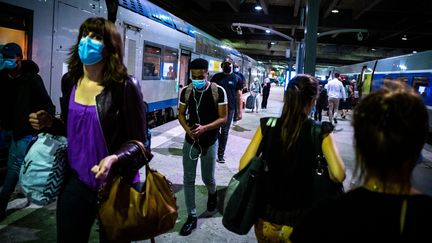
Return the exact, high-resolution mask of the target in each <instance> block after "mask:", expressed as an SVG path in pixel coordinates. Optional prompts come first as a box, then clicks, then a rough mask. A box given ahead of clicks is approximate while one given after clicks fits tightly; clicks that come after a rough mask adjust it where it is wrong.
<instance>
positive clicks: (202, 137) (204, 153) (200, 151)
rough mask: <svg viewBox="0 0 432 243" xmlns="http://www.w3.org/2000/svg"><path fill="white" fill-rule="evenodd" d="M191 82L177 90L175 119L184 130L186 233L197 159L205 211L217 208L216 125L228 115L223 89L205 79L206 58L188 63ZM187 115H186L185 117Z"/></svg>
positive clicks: (191, 223) (193, 217)
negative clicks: (199, 163) (199, 167)
mask: <svg viewBox="0 0 432 243" xmlns="http://www.w3.org/2000/svg"><path fill="white" fill-rule="evenodd" d="M189 68H190V70H191V77H192V83H191V84H189V85H188V86H186V87H184V88H183V89H182V91H181V94H180V102H179V115H178V120H179V122H180V124H181V126H182V127H183V129H184V130H185V131H186V135H185V141H184V144H183V183H184V193H185V201H186V207H187V212H188V218H187V220H186V222H185V224H184V225H183V227H182V228H181V230H180V235H183V236H186V235H189V234H190V233H191V232H192V230H193V229H195V228H196V227H197V212H196V206H195V177H196V167H197V163H198V159H199V158H200V159H201V175H202V180H203V182H204V184H205V185H206V187H207V190H208V199H207V212H208V213H210V214H214V213H215V212H216V210H217V208H216V206H217V191H216V181H215V163H216V150H217V144H218V143H217V139H218V129H219V128H220V127H221V126H222V125H223V124H224V123H225V122H226V119H227V98H226V93H225V90H224V89H223V88H222V87H221V86H219V85H217V84H216V83H210V82H209V81H208V62H207V61H206V60H205V59H201V58H198V59H195V60H193V61H192V62H191V64H190V66H189ZM187 117H188V119H187Z"/></svg>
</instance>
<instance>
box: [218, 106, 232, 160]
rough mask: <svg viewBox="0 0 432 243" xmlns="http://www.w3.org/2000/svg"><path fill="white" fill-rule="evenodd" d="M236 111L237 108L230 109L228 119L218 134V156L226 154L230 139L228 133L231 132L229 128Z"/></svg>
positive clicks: (221, 156)
mask: <svg viewBox="0 0 432 243" xmlns="http://www.w3.org/2000/svg"><path fill="white" fill-rule="evenodd" d="M234 111H235V110H228V118H227V121H226V123H225V124H224V125H222V126H221V127H220V129H219V134H218V141H219V147H218V152H217V155H218V158H220V159H222V158H223V157H224V155H225V147H226V145H227V141H228V134H229V129H230V127H231V122H232V120H233V118H234Z"/></svg>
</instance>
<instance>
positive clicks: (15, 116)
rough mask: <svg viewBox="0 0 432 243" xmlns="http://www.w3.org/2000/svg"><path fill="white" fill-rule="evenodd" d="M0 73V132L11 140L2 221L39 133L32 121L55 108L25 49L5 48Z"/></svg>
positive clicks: (0, 209) (0, 203)
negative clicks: (34, 115)
mask: <svg viewBox="0 0 432 243" xmlns="http://www.w3.org/2000/svg"><path fill="white" fill-rule="evenodd" d="M2 56H3V65H2V69H1V70H0V129H1V130H2V133H3V135H4V136H6V137H10V138H11V143H10V145H9V156H8V165H7V174H6V178H5V180H4V184H3V188H2V190H1V192H0V220H2V219H4V218H5V217H6V209H7V205H8V201H9V199H10V197H11V195H12V193H13V192H14V190H15V187H16V185H17V183H18V179H19V172H20V169H21V165H22V163H23V161H24V156H25V153H26V151H27V148H28V146H29V144H30V141H31V140H32V138H33V136H34V135H36V134H37V133H38V131H36V130H35V129H33V128H32V127H31V125H30V123H29V121H28V116H29V114H30V113H32V112H36V111H38V110H40V109H44V110H46V111H47V112H49V113H50V114H51V115H54V113H55V107H54V105H53V103H52V101H51V98H50V97H49V95H48V93H47V91H46V89H45V86H44V83H43V80H42V78H41V77H40V76H39V75H38V72H39V67H38V65H37V64H36V63H34V62H33V61H31V60H23V53H22V49H21V47H20V46H19V45H18V44H16V43H8V44H6V45H5V46H4V47H3V49H2Z"/></svg>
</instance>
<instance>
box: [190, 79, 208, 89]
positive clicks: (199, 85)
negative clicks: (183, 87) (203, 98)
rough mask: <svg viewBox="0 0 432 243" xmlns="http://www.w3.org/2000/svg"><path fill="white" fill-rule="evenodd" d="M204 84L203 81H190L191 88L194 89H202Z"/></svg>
mask: <svg viewBox="0 0 432 243" xmlns="http://www.w3.org/2000/svg"><path fill="white" fill-rule="evenodd" d="M205 84H206V81H205V79H192V86H193V87H194V88H195V89H202V88H204V86H205Z"/></svg>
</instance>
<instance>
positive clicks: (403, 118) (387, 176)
mask: <svg viewBox="0 0 432 243" xmlns="http://www.w3.org/2000/svg"><path fill="white" fill-rule="evenodd" d="M353 126H354V142H355V151H356V161H357V164H356V171H360V178H363V177H364V176H366V177H367V176H368V175H370V176H374V177H377V178H380V180H381V181H382V182H384V183H387V184H384V185H383V187H384V188H385V187H386V186H390V185H391V184H394V183H399V184H401V185H402V189H401V190H402V191H406V190H409V188H410V185H411V183H410V176H411V171H412V169H413V167H414V165H415V163H416V161H417V159H418V158H419V155H420V152H421V150H422V148H423V145H424V143H425V141H426V138H427V134H428V115H427V111H426V107H425V105H424V103H423V100H422V99H421V98H420V96H418V94H416V93H415V92H414V91H413V90H412V89H411V88H409V87H408V86H406V85H405V84H403V83H394V85H391V86H387V87H384V88H382V89H380V90H378V91H376V92H374V93H371V94H369V95H367V96H366V97H365V98H363V99H362V100H361V101H360V103H359V104H358V105H357V106H356V109H355V110H354V115H353Z"/></svg>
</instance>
